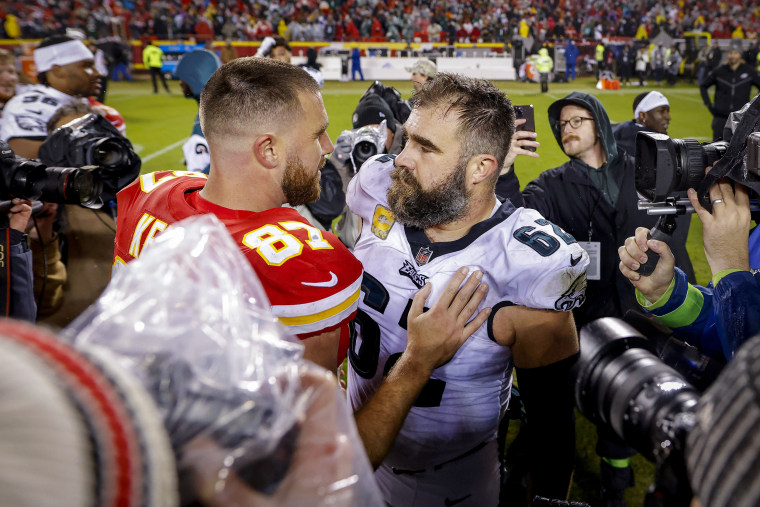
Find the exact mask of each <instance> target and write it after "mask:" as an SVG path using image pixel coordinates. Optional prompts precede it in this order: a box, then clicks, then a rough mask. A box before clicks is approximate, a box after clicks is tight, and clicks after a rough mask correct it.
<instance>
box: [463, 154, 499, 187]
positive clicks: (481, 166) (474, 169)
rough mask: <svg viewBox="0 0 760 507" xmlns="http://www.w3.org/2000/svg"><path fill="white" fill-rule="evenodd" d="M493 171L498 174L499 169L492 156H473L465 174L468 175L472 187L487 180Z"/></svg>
mask: <svg viewBox="0 0 760 507" xmlns="http://www.w3.org/2000/svg"><path fill="white" fill-rule="evenodd" d="M494 171H496V172H500V171H501V168H500V167H499V164H497V163H496V157H494V156H493V155H488V154H481V155H475V156H474V157H472V158H471V159H470V161H469V162H468V163H467V173H468V174H469V175H470V181H471V182H472V184H473V185H477V184H478V183H481V182H483V181H485V180H487V179H488V178H489V177H490V176H491V175H492V174H493V173H494Z"/></svg>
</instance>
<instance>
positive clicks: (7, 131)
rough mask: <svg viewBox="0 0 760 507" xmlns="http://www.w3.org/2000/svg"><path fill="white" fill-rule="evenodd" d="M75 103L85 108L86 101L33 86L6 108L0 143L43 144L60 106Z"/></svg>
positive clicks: (13, 99) (1, 126) (1, 121)
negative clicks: (21, 140)
mask: <svg viewBox="0 0 760 507" xmlns="http://www.w3.org/2000/svg"><path fill="white" fill-rule="evenodd" d="M75 102H82V103H83V104H87V99H79V98H76V97H72V96H71V95H67V94H65V93H63V92H61V91H58V90H56V89H55V88H51V87H49V86H44V85H35V86H32V87H30V88H29V89H28V90H27V91H26V92H24V93H22V94H21V95H16V96H15V97H13V98H12V99H11V100H9V101H8V103H7V104H6V105H5V108H4V109H3V117H2V120H0V139H2V140H3V141H8V140H9V139H14V138H16V137H21V138H25V139H38V140H40V141H42V140H44V139H46V138H47V136H48V129H47V122H48V121H49V120H50V118H52V117H53V115H54V114H55V112H56V111H57V110H58V109H59V108H60V107H61V106H65V105H69V104H73V103H75Z"/></svg>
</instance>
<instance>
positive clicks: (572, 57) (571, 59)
mask: <svg viewBox="0 0 760 507" xmlns="http://www.w3.org/2000/svg"><path fill="white" fill-rule="evenodd" d="M577 59H578V46H576V45H575V44H573V43H570V44H568V45H567V47H566V48H565V61H566V62H567V63H569V64H571V65H574V64H575V61H576V60H577Z"/></svg>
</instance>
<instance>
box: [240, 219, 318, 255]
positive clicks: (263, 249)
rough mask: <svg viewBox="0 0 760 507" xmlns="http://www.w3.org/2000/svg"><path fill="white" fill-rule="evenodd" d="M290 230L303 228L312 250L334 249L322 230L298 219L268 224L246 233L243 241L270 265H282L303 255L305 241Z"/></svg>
mask: <svg viewBox="0 0 760 507" xmlns="http://www.w3.org/2000/svg"><path fill="white" fill-rule="evenodd" d="M284 229H287V230H288V231H295V230H298V229H303V230H305V231H306V233H307V234H308V237H309V239H307V240H306V244H307V245H308V246H309V247H310V248H311V249H312V250H325V249H332V248H333V246H332V245H331V244H330V243H329V242H328V241H327V240H326V239H325V238H324V236H322V231H320V230H319V229H317V228H316V227H313V226H311V225H309V224H305V223H303V222H296V221H288V222H278V223H277V225H274V224H267V225H264V226H262V227H259V228H258V229H254V230H252V231H250V232H247V233H245V235H244V236H243V240H242V243H243V245H245V246H247V247H248V248H250V249H251V250H255V251H256V253H258V254H259V256H261V258H262V259H264V262H266V263H267V264H269V265H270V266H282V265H283V264H285V263H286V262H287V261H288V260H290V259H292V258H293V257H297V256H299V255H301V252H302V251H303V246H304V245H303V243H302V242H301V240H300V239H298V238H297V237H295V236H294V235H292V234H289V233H288V232H286V231H285V230H284Z"/></svg>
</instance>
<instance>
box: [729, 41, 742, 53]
mask: <svg viewBox="0 0 760 507" xmlns="http://www.w3.org/2000/svg"><path fill="white" fill-rule="evenodd" d="M728 50H729V51H738V52H740V53H741V52H742V51H743V46H742V40H741V39H731V45H730V46H729V48H728Z"/></svg>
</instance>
